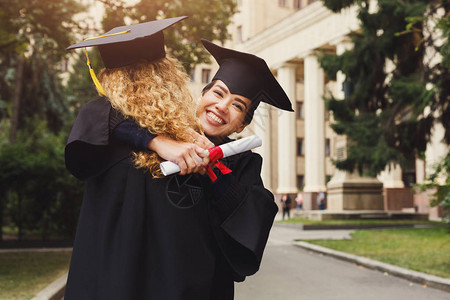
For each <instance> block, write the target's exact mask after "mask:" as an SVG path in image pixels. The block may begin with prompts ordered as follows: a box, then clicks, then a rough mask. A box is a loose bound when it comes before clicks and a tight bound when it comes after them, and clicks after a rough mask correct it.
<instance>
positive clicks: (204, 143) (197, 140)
mask: <svg viewBox="0 0 450 300" xmlns="http://www.w3.org/2000/svg"><path fill="white" fill-rule="evenodd" d="M191 136H192V143H193V144H196V145H197V146H200V147H202V148H203V149H209V148H212V147H214V144H213V143H212V142H211V141H210V140H208V138H207V137H206V136H204V135H201V134H200V133H198V132H196V131H194V130H192V132H191Z"/></svg>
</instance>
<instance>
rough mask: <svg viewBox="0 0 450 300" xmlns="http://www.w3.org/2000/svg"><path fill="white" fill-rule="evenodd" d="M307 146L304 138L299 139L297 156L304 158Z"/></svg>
mask: <svg viewBox="0 0 450 300" xmlns="http://www.w3.org/2000/svg"><path fill="white" fill-rule="evenodd" d="M304 148H305V145H304V141H303V138H297V156H304V155H305V149H304Z"/></svg>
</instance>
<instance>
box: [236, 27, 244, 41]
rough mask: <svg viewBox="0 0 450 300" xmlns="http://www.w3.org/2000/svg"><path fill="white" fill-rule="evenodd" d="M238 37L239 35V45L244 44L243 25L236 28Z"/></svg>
mask: <svg viewBox="0 0 450 300" xmlns="http://www.w3.org/2000/svg"><path fill="white" fill-rule="evenodd" d="M236 35H237V40H238V43H242V42H243V41H244V39H243V38H242V26H241V25H239V26H238V27H236Z"/></svg>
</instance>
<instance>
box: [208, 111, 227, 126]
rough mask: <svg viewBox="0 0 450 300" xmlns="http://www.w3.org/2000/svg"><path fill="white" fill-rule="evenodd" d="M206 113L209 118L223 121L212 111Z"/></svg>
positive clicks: (221, 122)
mask: <svg viewBox="0 0 450 300" xmlns="http://www.w3.org/2000/svg"><path fill="white" fill-rule="evenodd" d="M207 115H208V117H210V118H211V119H213V120H214V121H216V122H217V123H219V124H223V123H224V122H223V120H222V119H221V118H219V117H218V116H216V115H215V114H213V113H212V112H208V113H207Z"/></svg>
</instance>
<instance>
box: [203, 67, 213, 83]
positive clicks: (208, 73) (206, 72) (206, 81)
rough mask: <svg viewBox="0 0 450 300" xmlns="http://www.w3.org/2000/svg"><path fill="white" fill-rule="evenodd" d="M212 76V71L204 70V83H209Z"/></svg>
mask: <svg viewBox="0 0 450 300" xmlns="http://www.w3.org/2000/svg"><path fill="white" fill-rule="evenodd" d="M210 76H211V70H210V69H202V83H209V81H210Z"/></svg>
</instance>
